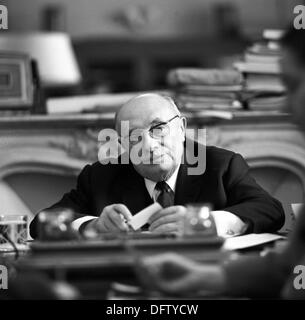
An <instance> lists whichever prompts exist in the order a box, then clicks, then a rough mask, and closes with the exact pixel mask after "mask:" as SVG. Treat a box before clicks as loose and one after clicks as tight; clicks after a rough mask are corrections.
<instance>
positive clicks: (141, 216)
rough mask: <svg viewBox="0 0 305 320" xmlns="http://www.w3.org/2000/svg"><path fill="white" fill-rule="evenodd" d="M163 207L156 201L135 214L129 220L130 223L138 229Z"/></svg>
mask: <svg viewBox="0 0 305 320" xmlns="http://www.w3.org/2000/svg"><path fill="white" fill-rule="evenodd" d="M161 209H162V206H161V205H160V204H159V203H158V202H155V203H153V204H152V205H150V206H148V207H147V208H145V209H143V210H141V211H140V212H138V213H137V214H136V215H134V216H133V217H132V218H131V220H130V221H129V225H130V226H131V227H132V228H133V230H135V231H136V230H138V229H140V228H141V227H143V226H144V225H145V224H146V223H147V222H148V221H149V218H150V217H151V216H152V215H153V214H155V213H156V212H158V211H159V210H161Z"/></svg>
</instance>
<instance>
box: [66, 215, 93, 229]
mask: <svg viewBox="0 0 305 320" xmlns="http://www.w3.org/2000/svg"><path fill="white" fill-rule="evenodd" d="M96 218H97V217H95V216H84V217H81V218H78V219H76V220H74V221H73V222H72V228H73V229H74V230H77V231H79V228H80V227H81V225H82V224H83V223H85V222H88V221H91V220H93V219H96Z"/></svg>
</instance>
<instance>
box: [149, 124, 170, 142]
mask: <svg viewBox="0 0 305 320" xmlns="http://www.w3.org/2000/svg"><path fill="white" fill-rule="evenodd" d="M168 128H169V127H168V125H160V126H158V127H156V128H154V129H152V130H151V131H150V135H151V137H153V138H155V139H158V138H162V137H164V136H166V135H167V134H168Z"/></svg>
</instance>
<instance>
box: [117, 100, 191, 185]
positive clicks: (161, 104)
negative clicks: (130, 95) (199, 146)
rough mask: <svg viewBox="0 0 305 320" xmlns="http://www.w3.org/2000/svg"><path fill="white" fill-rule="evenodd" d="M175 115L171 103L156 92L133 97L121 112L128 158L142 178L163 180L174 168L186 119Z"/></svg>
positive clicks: (181, 152) (178, 155)
mask: <svg viewBox="0 0 305 320" xmlns="http://www.w3.org/2000/svg"><path fill="white" fill-rule="evenodd" d="M177 115H178V114H177V111H176V110H175V109H174V108H173V107H172V106H171V104H170V102H169V101H168V100H166V99H165V98H163V97H160V96H157V95H143V96H140V97H138V98H135V99H133V100H132V101H130V102H129V103H128V104H127V105H125V106H124V107H123V108H122V110H121V111H120V113H119V116H118V122H119V124H122V121H124V122H125V121H128V125H129V134H128V136H129V139H128V137H123V141H125V146H126V142H127V141H128V142H129V146H128V147H129V148H128V149H129V154H130V160H131V162H132V163H133V165H134V168H135V170H136V171H137V172H138V173H139V174H140V175H141V176H143V177H144V178H148V179H150V180H153V181H160V180H165V179H167V178H168V177H170V176H171V174H172V173H173V172H174V171H175V169H176V168H177V166H178V163H179V162H180V160H181V157H182V155H183V141H184V136H185V120H184V119H181V118H180V117H179V116H177ZM176 116H177V117H176ZM169 120H171V121H169ZM168 121H169V122H168ZM125 123H126V122H125ZM119 127H120V126H119ZM119 134H120V131H119ZM126 138H127V139H126ZM123 146H124V142H123ZM135 157H136V158H137V159H136V161H135ZM139 159H140V161H139ZM139 162H140V163H139Z"/></svg>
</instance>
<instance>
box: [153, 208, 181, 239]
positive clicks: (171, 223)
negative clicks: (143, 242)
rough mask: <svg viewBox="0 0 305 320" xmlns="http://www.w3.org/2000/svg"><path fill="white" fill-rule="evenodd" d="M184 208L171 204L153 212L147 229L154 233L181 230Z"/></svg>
mask: <svg viewBox="0 0 305 320" xmlns="http://www.w3.org/2000/svg"><path fill="white" fill-rule="evenodd" d="M185 212H186V208H185V207H183V206H172V207H168V208H165V209H162V210H160V211H158V212H157V213H155V214H154V215H153V216H152V217H151V218H150V220H149V223H150V227H149V231H151V232H154V233H163V234H166V233H180V232H182V231H183V219H184V215H185Z"/></svg>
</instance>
